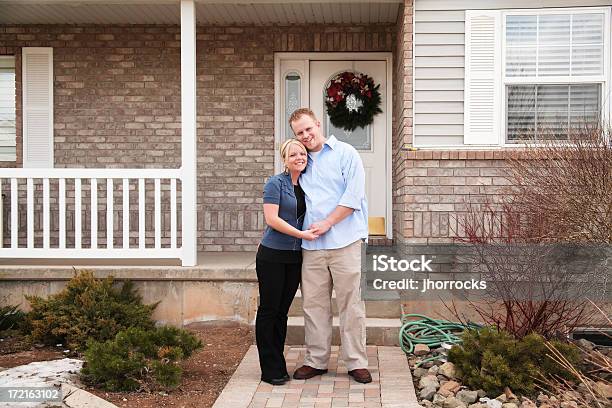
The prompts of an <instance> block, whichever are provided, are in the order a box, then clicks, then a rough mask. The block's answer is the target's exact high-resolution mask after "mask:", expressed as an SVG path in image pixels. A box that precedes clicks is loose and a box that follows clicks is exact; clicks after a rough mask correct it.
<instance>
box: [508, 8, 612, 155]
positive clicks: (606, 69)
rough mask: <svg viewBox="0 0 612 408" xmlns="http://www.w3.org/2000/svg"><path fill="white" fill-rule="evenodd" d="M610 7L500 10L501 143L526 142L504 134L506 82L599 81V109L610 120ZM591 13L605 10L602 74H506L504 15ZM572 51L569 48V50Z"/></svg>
mask: <svg viewBox="0 0 612 408" xmlns="http://www.w3.org/2000/svg"><path fill="white" fill-rule="evenodd" d="M611 10H612V7H568V8H555V9H512V10H502V13H501V19H502V21H501V23H502V24H501V27H502V35H501V43H502V44H501V46H502V47H501V54H502V55H501V64H500V65H501V70H500V72H499V75H500V77H501V87H502V92H501V98H502V100H501V107H500V108H501V110H502V113H501V115H500V117H501V123H500V127H501V140H502V146H504V147H524V146H526V144H525V143H516V142H509V141H508V135H507V123H506V120H507V109H506V105H507V101H506V98H507V85H520V84H535V85H542V84H561V85H564V84H580V83H599V84H601V101H600V103H601V113H602V119H603V120H604V122H606V123H609V120H610V118H612V111H611V109H612V103H610V97H612V94H611V89H612V87H611V81H612V78H611V73H610V67H611V65H612V61H611V55H610V43H611V42H612V33H610V27H611V26H612V22H611V21H610V15H611V12H610V11H611ZM581 12H582V13H591V14H599V13H603V14H604V50H603V65H604V66H603V74H602V75H597V76H592V75H591V76H581V77H568V76H546V77H538V78H537V81H534V80H533V78H532V77H527V78H525V77H506V73H505V72H506V48H507V46H506V17H507V16H512V15H522V16H525V15H552V14H575V13H581ZM605 33H608V35H606V34H605ZM570 53H571V50H570Z"/></svg>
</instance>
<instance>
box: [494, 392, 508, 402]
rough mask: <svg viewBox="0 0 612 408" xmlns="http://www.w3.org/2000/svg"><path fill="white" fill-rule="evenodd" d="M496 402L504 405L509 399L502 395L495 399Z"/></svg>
mask: <svg viewBox="0 0 612 408" xmlns="http://www.w3.org/2000/svg"><path fill="white" fill-rule="evenodd" d="M495 399H496V400H498V401H499V402H501V403H502V404H503V403H504V402H508V397H506V394H502V395H499V396H498V397H497V398H495Z"/></svg>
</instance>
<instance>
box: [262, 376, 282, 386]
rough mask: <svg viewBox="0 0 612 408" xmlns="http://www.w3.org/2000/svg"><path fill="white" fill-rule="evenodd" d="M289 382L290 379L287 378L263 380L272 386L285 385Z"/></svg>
mask: <svg viewBox="0 0 612 408" xmlns="http://www.w3.org/2000/svg"><path fill="white" fill-rule="evenodd" d="M287 380H288V379H287V378H286V376H285V377H281V378H263V377H262V378H261V381H263V382H266V383H268V384H272V385H283V384H285V383H286V382H287Z"/></svg>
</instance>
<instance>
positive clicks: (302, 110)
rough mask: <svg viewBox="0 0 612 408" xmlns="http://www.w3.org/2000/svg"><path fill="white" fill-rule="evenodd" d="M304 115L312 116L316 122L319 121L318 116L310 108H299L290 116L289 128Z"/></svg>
mask: <svg viewBox="0 0 612 408" xmlns="http://www.w3.org/2000/svg"><path fill="white" fill-rule="evenodd" d="M304 115H308V116H310V117H311V118H312V120H314V121H316V120H317V116H316V115H315V114H314V112H313V111H312V110H310V109H309V108H299V109H296V110H294V111H293V113H292V114H291V116H289V126H291V124H292V123H293V122H295V121H297V120H299V119H300V118H301V117H302V116H304Z"/></svg>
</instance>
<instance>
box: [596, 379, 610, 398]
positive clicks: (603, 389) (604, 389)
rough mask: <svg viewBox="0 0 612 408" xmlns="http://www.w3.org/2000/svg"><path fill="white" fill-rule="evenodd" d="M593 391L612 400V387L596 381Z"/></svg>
mask: <svg viewBox="0 0 612 408" xmlns="http://www.w3.org/2000/svg"><path fill="white" fill-rule="evenodd" d="M593 388H595V391H596V392H597V393H598V394H599V395H601V396H602V397H604V398H612V385H610V384H606V383H604V382H603V381H597V382H596V383H595V384H594V387H593Z"/></svg>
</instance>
